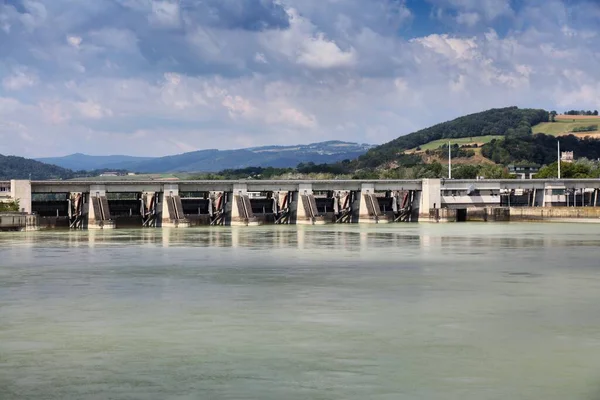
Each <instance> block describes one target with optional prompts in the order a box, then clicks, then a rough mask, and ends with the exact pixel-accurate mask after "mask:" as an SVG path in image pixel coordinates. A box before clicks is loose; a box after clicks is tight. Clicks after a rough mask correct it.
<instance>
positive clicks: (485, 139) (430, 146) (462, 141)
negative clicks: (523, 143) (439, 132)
mask: <svg viewBox="0 0 600 400" xmlns="http://www.w3.org/2000/svg"><path fill="white" fill-rule="evenodd" d="M503 137H504V136H497V135H488V136H474V137H467V138H456V139H440V140H434V141H432V142H429V143H426V144H424V145H421V146H419V147H421V150H423V151H424V150H435V149H437V148H439V147H440V146H443V145H445V144H448V142H450V143H452V144H453V145H454V144H458V145H459V146H462V145H466V144H475V143H477V145H478V146H481V145H483V144H485V143H489V142H491V141H492V140H493V139H502V138H503ZM415 151H416V149H411V150H409V151H408V152H415Z"/></svg>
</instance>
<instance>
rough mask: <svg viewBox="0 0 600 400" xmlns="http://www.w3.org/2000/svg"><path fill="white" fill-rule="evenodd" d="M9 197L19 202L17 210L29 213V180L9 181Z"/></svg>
mask: <svg viewBox="0 0 600 400" xmlns="http://www.w3.org/2000/svg"><path fill="white" fill-rule="evenodd" d="M10 197H11V198H12V199H13V200H17V201H18V202H19V211H21V212H24V213H27V214H31V181H29V180H17V179H13V180H11V181H10Z"/></svg>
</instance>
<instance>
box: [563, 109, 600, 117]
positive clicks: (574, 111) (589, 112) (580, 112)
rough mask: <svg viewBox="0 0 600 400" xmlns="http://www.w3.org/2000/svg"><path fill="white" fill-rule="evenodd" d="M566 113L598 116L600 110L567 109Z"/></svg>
mask: <svg viewBox="0 0 600 400" xmlns="http://www.w3.org/2000/svg"><path fill="white" fill-rule="evenodd" d="M563 114H564V115H595V116H598V110H594V111H591V110H587V111H586V110H570V111H565V112H564V113H563Z"/></svg>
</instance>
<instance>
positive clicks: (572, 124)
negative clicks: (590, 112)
mask: <svg viewBox="0 0 600 400" xmlns="http://www.w3.org/2000/svg"><path fill="white" fill-rule="evenodd" d="M573 120H575V121H573ZM590 125H598V126H600V117H587V118H585V119H581V118H568V117H562V118H560V119H557V120H556V122H542V123H541V124H537V125H536V126H534V127H533V128H532V130H533V133H545V134H546V135H552V136H561V135H566V134H569V133H571V132H573V129H575V128H580V127H584V126H590ZM581 133H586V134H598V133H600V132H599V131H594V132H581Z"/></svg>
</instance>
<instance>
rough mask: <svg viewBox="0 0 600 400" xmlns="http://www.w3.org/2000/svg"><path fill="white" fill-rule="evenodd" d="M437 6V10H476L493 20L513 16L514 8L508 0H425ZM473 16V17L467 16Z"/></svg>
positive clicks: (467, 11) (488, 19) (469, 11)
mask: <svg viewBox="0 0 600 400" xmlns="http://www.w3.org/2000/svg"><path fill="white" fill-rule="evenodd" d="M427 1H428V2H430V3H432V4H434V5H435V6H437V7H438V9H437V10H438V11H440V12H443V10H452V11H455V12H457V14H458V15H459V16H460V14H461V13H473V12H477V13H479V14H481V15H482V16H483V17H484V18H485V19H486V20H487V21H493V20H494V19H496V18H499V17H502V16H513V15H514V10H513V8H512V7H511V2H510V0H427ZM468 18H473V17H468Z"/></svg>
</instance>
